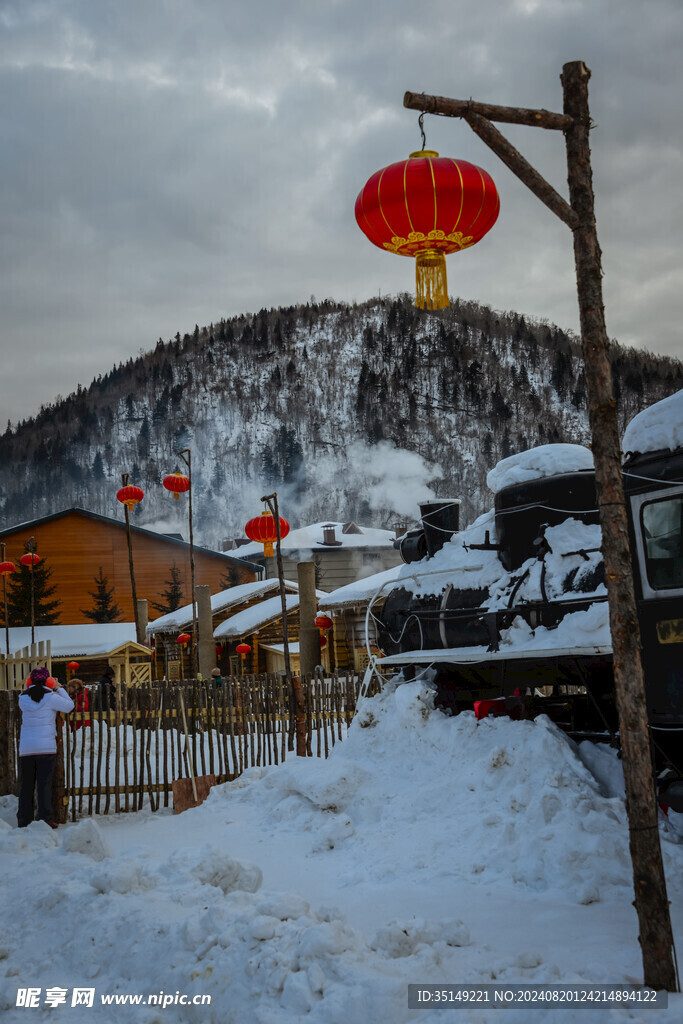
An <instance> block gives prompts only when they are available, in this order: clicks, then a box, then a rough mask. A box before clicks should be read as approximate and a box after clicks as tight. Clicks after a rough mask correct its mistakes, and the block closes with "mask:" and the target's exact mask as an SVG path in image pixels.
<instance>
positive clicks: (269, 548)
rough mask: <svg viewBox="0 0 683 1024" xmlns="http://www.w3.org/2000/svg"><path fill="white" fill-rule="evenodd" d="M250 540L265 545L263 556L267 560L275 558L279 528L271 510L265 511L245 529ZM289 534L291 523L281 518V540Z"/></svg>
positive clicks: (255, 517) (251, 520) (250, 521)
mask: <svg viewBox="0 0 683 1024" xmlns="http://www.w3.org/2000/svg"><path fill="white" fill-rule="evenodd" d="M244 532H245V533H246V535H247V537H248V538H249V540H253V541H255V542H256V543H257V544H263V554H264V556H265V557H266V558H272V557H273V544H274V543H275V541H276V540H277V527H276V525H275V517H274V516H273V513H272V512H270V511H269V510H267V509H266V510H265V511H264V512H262V513H261V515H260V516H254V518H253V519H250V520H249V522H248V523H247V525H246V526H245V527H244ZM288 533H289V523H288V522H287V520H286V519H283V518H282V516H280V539H282V538H283V537H286V536H287V534H288Z"/></svg>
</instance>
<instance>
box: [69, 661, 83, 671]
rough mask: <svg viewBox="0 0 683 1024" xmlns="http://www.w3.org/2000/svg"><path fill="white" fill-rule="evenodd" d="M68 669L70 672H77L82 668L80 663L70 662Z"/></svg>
mask: <svg viewBox="0 0 683 1024" xmlns="http://www.w3.org/2000/svg"><path fill="white" fill-rule="evenodd" d="M66 667H67V668H68V670H69V672H77V671H78V669H79V668H80V667H81V666H80V663H79V662H78V661H69V662H67V666H66Z"/></svg>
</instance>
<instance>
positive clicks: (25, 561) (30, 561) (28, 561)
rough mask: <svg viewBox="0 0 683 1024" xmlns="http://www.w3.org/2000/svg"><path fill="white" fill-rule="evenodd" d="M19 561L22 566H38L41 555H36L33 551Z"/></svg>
mask: <svg viewBox="0 0 683 1024" xmlns="http://www.w3.org/2000/svg"><path fill="white" fill-rule="evenodd" d="M19 561H20V562H21V564H22V565H38V562H39V561H40V555H36V554H34V553H33V552H32V551H27V552H26V554H25V555H22V556H21V558H20V559H19Z"/></svg>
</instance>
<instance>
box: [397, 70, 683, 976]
mask: <svg viewBox="0 0 683 1024" xmlns="http://www.w3.org/2000/svg"><path fill="white" fill-rule="evenodd" d="M589 78H590V71H589V70H588V68H587V67H586V66H585V64H584V63H583V62H582V61H574V62H571V63H568V64H565V65H564V67H563V69H562V86H563V92H564V115H563V118H564V120H563V122H562V123H561V124H560V123H559V122H558V121H557V120H556V119H557V118H558V117H559V115H552V116H551V118H550V121H548V119H547V118H544V117H539V118H538V119H536V120H534V119H532V118H530V117H529V115H530V114H534V117H535V115H536V114H537V113H538V114H541V115H543V114H545V113H547V112H543V111H538V112H533V111H525V110H521V109H520V108H516V107H489V109H488V111H486V110H485V107H484V105H483V104H475V103H473V102H472V101H467V100H448V101H445V100H444V99H443V98H442V97H429V96H424V95H420V94H415V93H406V95H405V97H404V105H405V106H407V107H411V108H412V109H420V110H425V111H433V112H434V113H439V114H444V115H446V116H451V117H464V118H465V119H466V120H467V121H468V123H469V124H470V126H471V127H472V128H473V130H475V131H476V132H477V134H478V135H479V136H480V137H481V138H482V140H483V141H484V142H486V144H487V145H488V146H489V147H490V148H491V149H493V151H494V152H496V153H497V155H498V156H499V157H500V158H501V159H502V160H503V161H504V162H505V164H506V165H507V166H508V167H509V168H510V170H512V171H513V173H514V174H516V175H517V177H518V178H519V179H520V180H521V181H522V182H524V184H526V185H527V187H528V188H529V189H530V190H531V191H532V192H533V193H534V194H535V195H536V196H537V197H538V198H539V199H541V201H542V202H544V203H545V205H546V206H548V207H549V208H550V209H551V210H553V212H554V213H555V214H556V215H557V216H558V217H559V218H560V219H561V220H562V221H564V223H566V224H568V226H569V227H571V229H572V231H573V234H574V260H575V264H576V281H577V293H578V300H579V313H580V320H581V344H582V349H583V357H584V363H585V373H586V390H587V394H588V408H589V420H590V425H591V434H592V447H593V456H594V460H595V476H596V490H597V496H598V505H599V508H600V524H601V528H602V538H603V540H602V550H603V557H604V562H605V574H606V577H607V592H608V603H609V616H610V630H611V634H612V651H613V661H614V685H615V693H616V700H617V709H618V712H619V728H620V734H621V743H622V753H623V765H624V782H625V788H626V810H627V814H628V820H629V837H630V849H631V860H632V862H633V878H634V889H635V907H636V912H637V915H638V922H639V926H640V935H639V941H640V945H641V951H642V957H643V970H644V981H645V984H646V985H648V986H651V987H652V988H656V989H667V990H668V991H670V992H675V991H677V990H678V989H677V979H676V968H675V963H674V947H673V931H672V928H671V919H670V915H669V901H668V897H667V891H666V879H665V877H664V868H663V863H662V852H661V846H660V842H659V829H658V825H657V804H656V800H655V780H654V777H653V771H652V761H651V754H650V733H649V727H648V721H647V711H646V701H645V682H644V677H643V669H642V662H641V657H640V629H639V624H638V615H637V608H636V599H635V588H634V583H633V570H632V561H631V553H630V548H629V540H628V518H627V514H626V500H625V497H624V489H623V480H622V475H621V445H620V440H619V430H618V423H617V412H616V403H615V401H614V397H613V388H612V371H611V364H610V359H609V339H608V337H607V329H606V327H605V315H604V306H603V300H602V267H601V254H600V246H599V244H598V237H597V227H596V222H595V210H594V196H593V184H592V170H591V162H590V144H589V132H590V127H591V122H590V113H589V107H588V80H589ZM418 100H419V102H418ZM489 117H490V118H493V119H495V120H504V121H507V122H508V123H511V124H534V123H538V124H540V126H541V127H552V128H562V130H563V131H564V133H565V138H566V147H567V170H568V183H569V197H570V203H569V211H570V214H571V215H569V214H568V213H567V204H566V203H565V201H564V200H563V199H562V197H561V196H559V194H558V193H556V192H555V190H554V189H552V187H551V186H550V185H548V183H547V182H545V181H544V179H543V178H541V176H540V175H539V174H538V172H536V171H535V170H534V168H532V167H531V165H530V164H528V163H527V161H526V160H524V159H523V157H521V156H520V154H519V153H517V151H516V150H515V149H514V148H513V147H512V146H511V145H510V144H509V143H508V142H507V140H506V139H505V138H504V137H503V136H502V135H501V134H500V132H498V131H497V130H496V129H495V128H494V127H493V125H491V124H490V122H489V121H488V118H489ZM542 122H545V123H542ZM551 122H552V123H551ZM530 172H531V173H530ZM548 190H550V191H548ZM558 201H559V202H558Z"/></svg>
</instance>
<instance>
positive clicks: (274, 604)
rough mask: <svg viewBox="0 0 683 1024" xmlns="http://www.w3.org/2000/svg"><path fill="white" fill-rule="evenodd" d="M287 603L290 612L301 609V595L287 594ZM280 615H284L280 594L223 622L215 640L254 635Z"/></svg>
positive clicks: (217, 628) (218, 628) (217, 629)
mask: <svg viewBox="0 0 683 1024" xmlns="http://www.w3.org/2000/svg"><path fill="white" fill-rule="evenodd" d="M286 603H287V611H288V612H293V611H296V609H297V608H298V607H299V595H298V594H287V595H286ZM280 615H282V599H281V598H280V595H279V594H278V595H277V597H270V598H268V600H267V601H259V603H258V604H252V605H251V606H250V607H249V608H245V609H244V610H243V611H241V612H237V614H236V615H231V616H230V618H229V619H226V620H225V621H224V622H221V623H220V624H219V625H218V626H216V628H215V630H214V632H213V635H214V639H215V640H227V639H229V638H230V637H239V636H246V635H247V634H248V633H254V632H255V631H256V630H257V629H261V628H262V627H263V626H265V625H267V623H269V622H272V620H273V619H277V618H279V616H280Z"/></svg>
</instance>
